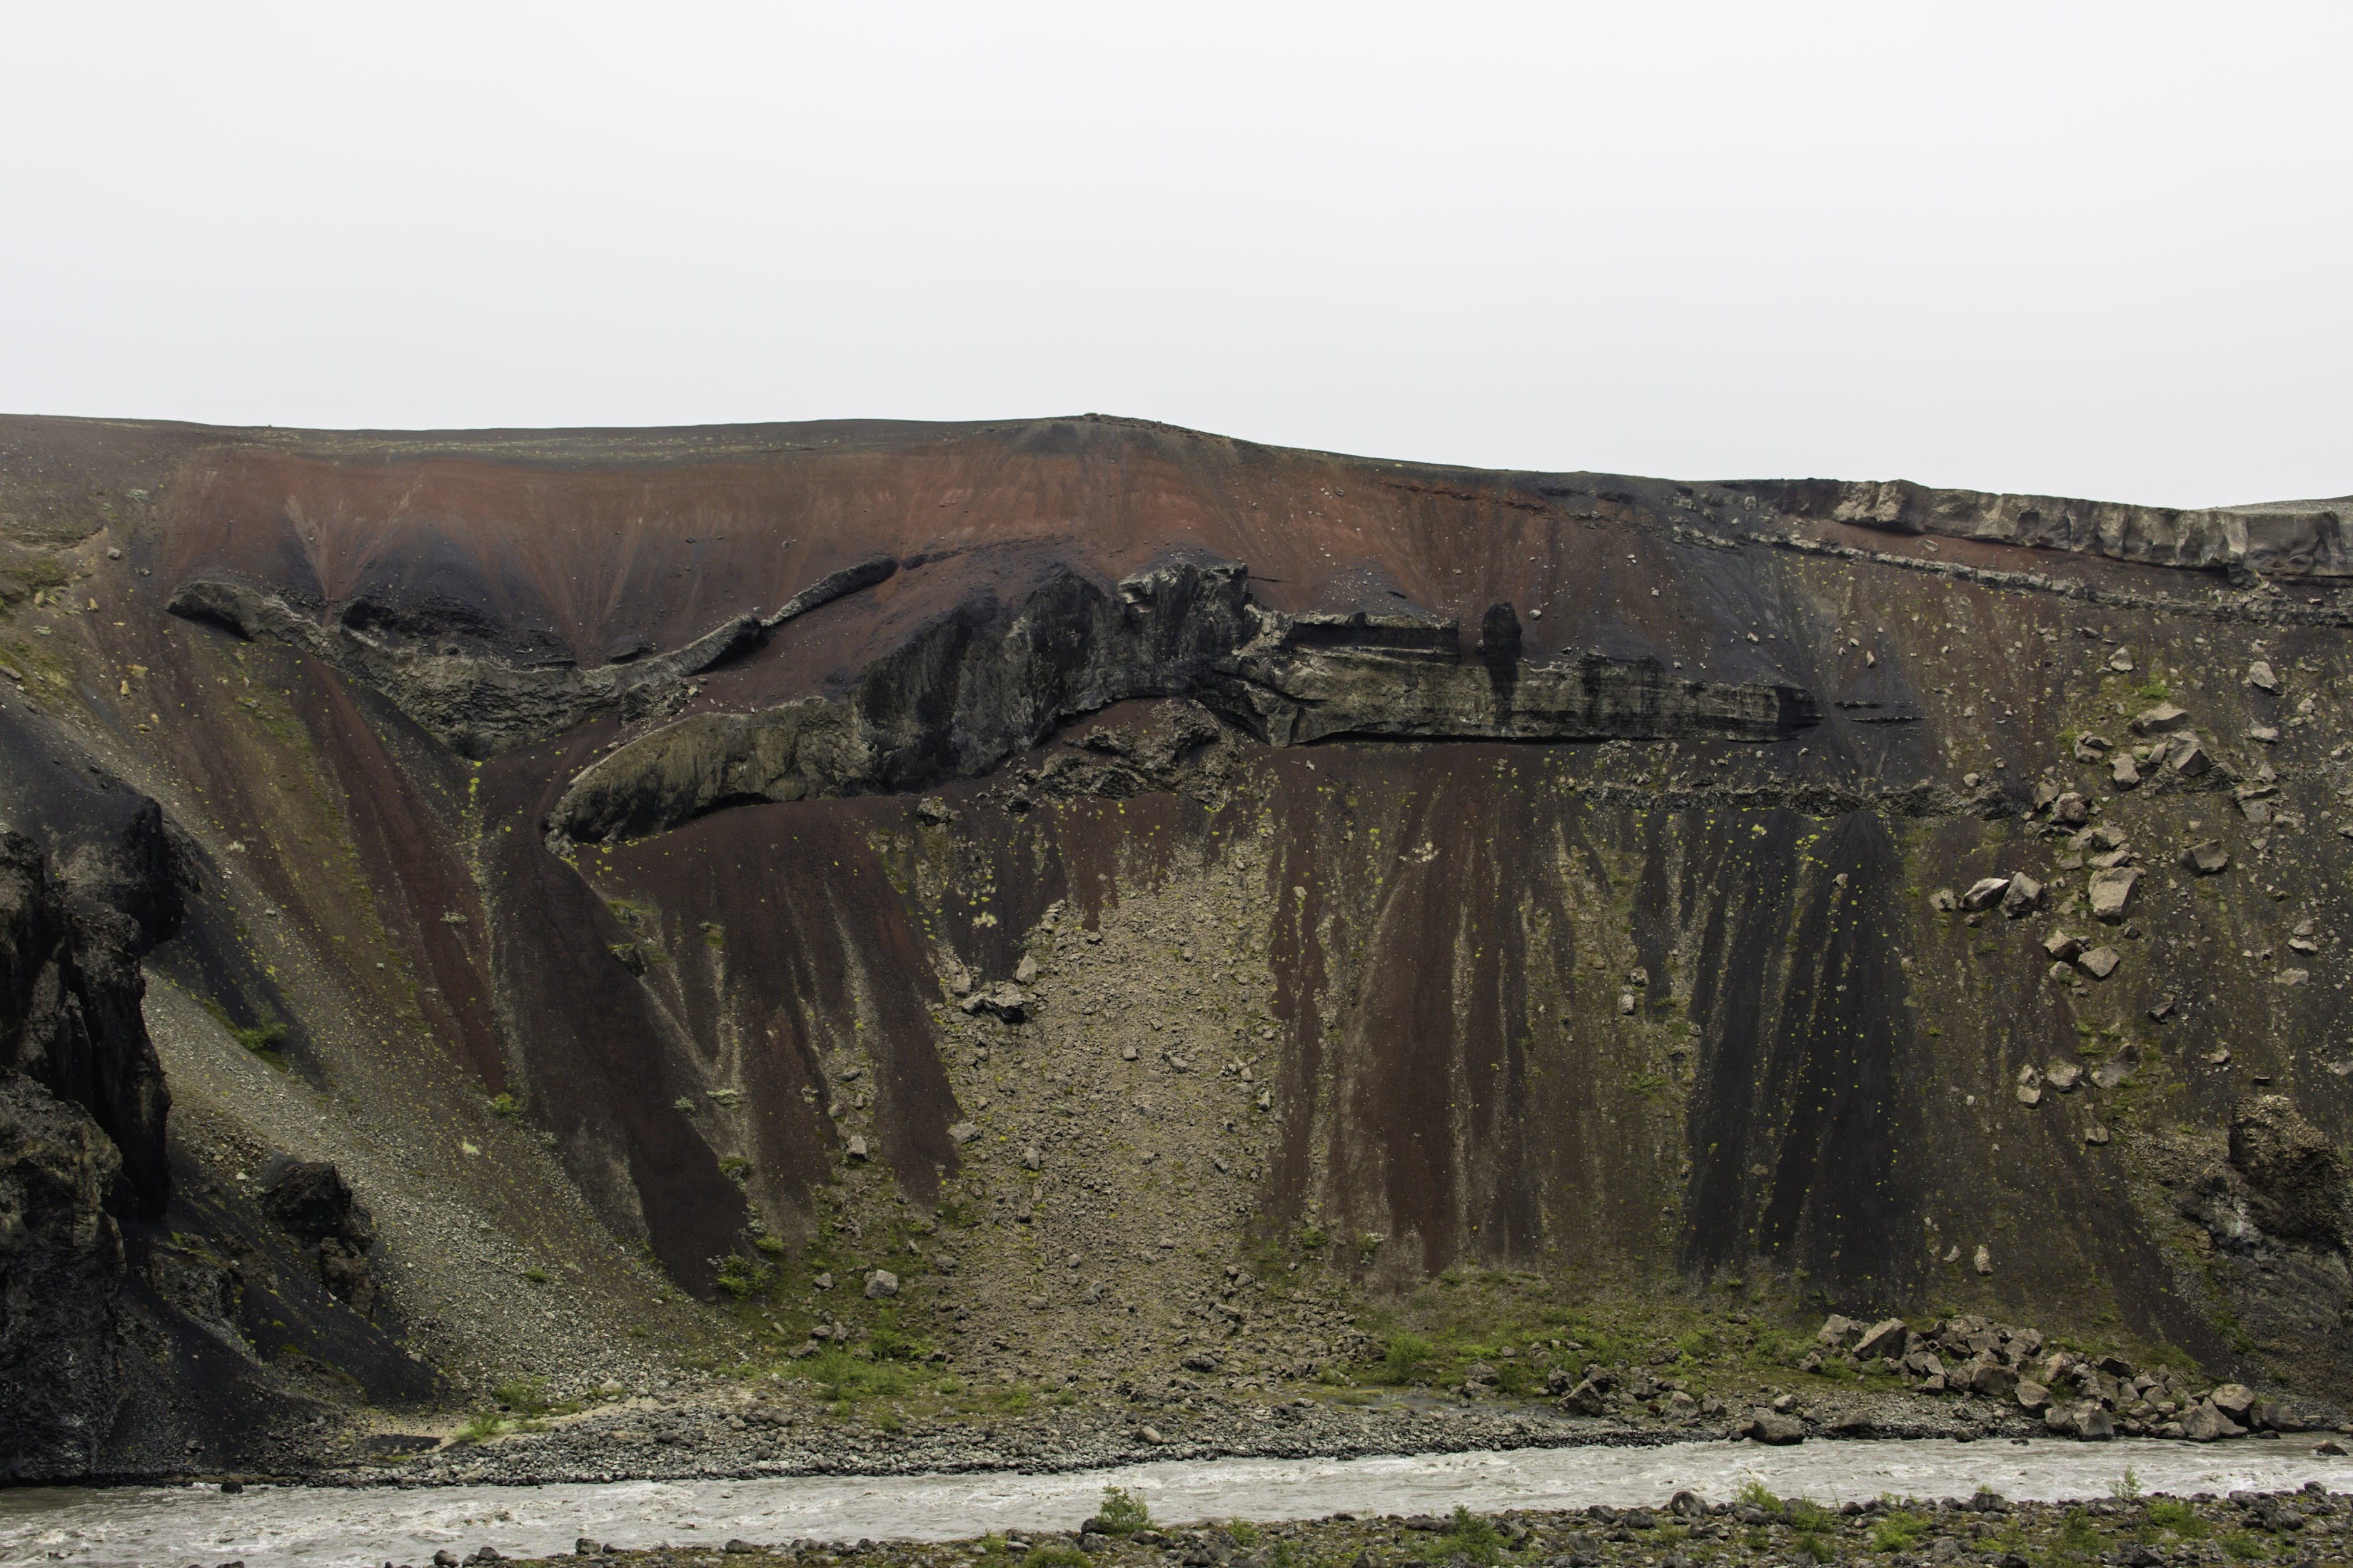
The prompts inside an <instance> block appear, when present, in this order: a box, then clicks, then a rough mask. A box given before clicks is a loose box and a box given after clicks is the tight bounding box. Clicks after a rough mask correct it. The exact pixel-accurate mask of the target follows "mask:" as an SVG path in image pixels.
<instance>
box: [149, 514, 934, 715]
mask: <svg viewBox="0 0 2353 1568" xmlns="http://www.w3.org/2000/svg"><path fill="white" fill-rule="evenodd" d="M897 569H898V563H897V562H895V561H893V560H892V559H891V558H890V557H888V556H881V557H876V558H873V559H871V560H867V561H861V562H859V563H856V564H854V565H850V566H846V567H844V568H842V569H841V570H839V571H838V572H833V573H829V574H827V575H826V576H825V577H823V578H820V579H819V580H818V582H816V583H814V584H810V585H809V586H808V587H807V588H805V589H803V590H802V591H801V592H800V593H798V594H796V595H794V596H793V597H792V598H791V599H789V600H787V601H786V603H785V605H783V606H782V607H781V608H780V609H778V610H777V611H776V613H775V614H774V615H771V616H757V615H747V616H734V617H733V618H732V619H729V620H727V621H723V622H722V623H721V624H720V625H718V626H714V627H712V629H711V630H710V631H708V632H706V633H704V634H703V635H702V637H697V638H695V639H694V641H692V642H691V643H689V644H687V645H686V646H685V647H680V648H673V649H671V650H670V652H668V653H664V654H659V655H655V656H653V657H651V658H645V657H641V653H642V651H643V650H641V649H640V648H638V647H636V646H634V645H632V646H629V647H620V648H615V649H612V650H608V651H610V652H611V653H612V654H613V655H614V657H613V658H611V659H610V660H609V661H608V662H607V663H604V664H600V665H596V666H594V667H592V668H586V669H582V668H577V667H575V665H574V664H573V663H572V662H571V660H570V658H568V657H567V656H565V655H564V654H563V653H562V652H561V651H560V650H551V649H546V648H539V647H525V648H516V647H501V646H499V645H498V644H497V642H496V641H495V639H494V637H492V636H491V631H492V628H488V627H485V626H481V625H480V624H478V622H477V620H476V618H475V617H472V616H453V615H452V616H436V615H434V614H433V613H431V610H430V607H429V606H421V607H420V606H386V605H383V604H380V603H378V602H377V601H375V600H371V599H366V598H361V599H355V600H353V601H351V602H350V603H347V604H344V605H340V606H338V607H337V608H336V609H335V610H334V612H333V613H332V614H328V615H322V613H321V612H320V609H319V607H317V606H306V605H298V604H297V603H295V602H294V600H293V599H291V598H290V596H289V595H286V594H285V593H283V592H272V591H269V590H267V589H263V588H258V587H255V586H253V585H252V584H247V583H243V582H239V581H237V580H235V579H233V578H227V577H199V578H195V579H193V580H191V581H189V582H187V583H185V584H181V586H180V588H179V590H178V592H176V593H175V594H174V595H172V602H171V605H170V609H171V611H172V613H173V614H174V615H176V616H185V617H188V618H190V619H199V620H208V621H213V622H216V623H218V624H219V625H222V626H227V627H228V628H230V629H231V630H233V631H235V632H236V633H237V635H238V636H240V637H248V638H257V639H267V640H269V641H273V642H280V643H284V644H286V645H287V646H289V647H298V648H301V649H302V650H303V651H304V652H306V653H309V654H311V655H313V656H315V657H317V658H322V659H325V660H326V661H327V662H328V663H330V664H332V665H333V666H334V667H335V668H338V669H340V670H342V671H343V673H344V674H345V675H347V676H349V677H350V678H352V679H354V680H358V681H361V682H364V684H366V685H368V686H372V687H374V688H375V689H377V690H379V691H381V692H383V693H384V694H385V696H386V697H389V698H390V699H391V700H392V701H393V703H394V705H395V706H396V707H397V708H399V710H401V711H402V712H403V713H406V714H407V715H408V717H409V718H411V719H413V720H415V721H417V723H418V724H420V725H422V726H424V728H425V729H427V731H431V732H432V733H433V734H434V735H435V736H437V737H438V738H439V739H440V740H441V742H443V743H444V744H446V745H448V747H449V748H450V749H451V750H452V751H455V752H458V753H459V755H460V756H467V757H476V758H480V757H492V756H496V755H498V754H499V753H501V752H507V751H511V750H512V749H513V748H515V747H517V746H525V745H530V744H532V743H533V742H537V741H543V740H546V739H548V738H549V737H551V736H554V735H559V734H562V733H563V732H564V731H566V730H568V729H570V728H572V727H573V726H574V725H575V724H577V723H580V722H581V721H583V720H586V719H588V718H590V717H592V716H594V715H596V714H598V713H603V712H607V711H614V710H617V711H619V712H621V713H622V714H623V715H624V716H625V717H629V718H642V717H644V716H646V715H647V714H648V713H651V712H657V711H662V710H664V708H663V706H662V705H663V704H664V703H665V702H669V703H671V704H673V706H671V707H670V708H669V709H668V710H670V711H675V706H674V704H675V702H676V701H677V700H680V699H681V697H682V696H683V693H682V692H681V687H682V685H683V683H684V682H685V681H686V680H687V679H689V678H690V677H691V676H694V675H697V674H700V673H701V672H702V671H703V670H705V669H708V668H711V667H712V665H714V664H717V663H719V662H720V661H721V660H723V659H725V658H732V657H733V656H735V655H737V654H740V653H742V652H744V650H745V649H747V648H749V647H752V646H754V644H756V643H757V642H758V641H759V640H760V639H761V638H762V637H765V636H766V635H767V634H768V633H769V632H771V631H773V630H775V629H776V627H777V626H782V625H783V624H784V623H785V622H786V621H788V620H791V619H792V618H794V617H795V616H802V615H806V614H807V613H808V612H809V611H811V610H814V609H817V608H818V607H819V606H820V605H828V604H830V603H832V602H833V601H834V600H835V599H838V598H839V597H841V595H844V594H849V593H853V592H855V591H857V590H858V589H860V588H864V587H870V586H871V585H872V584H876V583H879V582H881V581H882V580H883V579H884V578H886V577H889V576H890V575H891V574H892V573H893V572H894V571H896V570H897Z"/></svg>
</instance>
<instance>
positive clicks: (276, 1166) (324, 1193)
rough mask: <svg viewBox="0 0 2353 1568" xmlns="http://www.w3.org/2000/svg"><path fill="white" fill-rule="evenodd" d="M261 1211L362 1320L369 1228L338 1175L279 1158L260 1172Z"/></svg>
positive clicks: (370, 1277)
mask: <svg viewBox="0 0 2353 1568" xmlns="http://www.w3.org/2000/svg"><path fill="white" fill-rule="evenodd" d="M261 1208H262V1212H263V1213H264V1214H267V1215H269V1217H270V1218H271V1219H273V1220H276V1221H277V1222H278V1224H279V1225H280V1226H281V1227H282V1228H283V1229H284V1230H285V1232H286V1234H287V1235H288V1236H290V1237H293V1238H294V1241H295V1242H296V1244H297V1245H298V1246H300V1247H301V1248H302V1253H303V1256H304V1257H306V1258H309V1259H310V1260H311V1263H312V1264H313V1265H314V1266H315V1267H316V1268H318V1271H319V1282H320V1283H321V1284H322V1285H324V1286H325V1287H326V1288H327V1289H329V1290H330V1291H332V1293H333V1294H334V1295H335V1296H336V1297H337V1298H338V1299H339V1300H343V1301H344V1302H346V1303H348V1304H349V1305H350V1306H351V1308H352V1310H353V1311H356V1312H358V1313H359V1314H360V1315H361V1316H362V1317H366V1316H368V1315H370V1314H371V1313H373V1312H374V1311H375V1294H376V1287H375V1274H374V1273H373V1272H372V1271H371V1270H370V1268H369V1267H368V1248H369V1247H373V1246H375V1222H374V1221H373V1220H372V1219H370V1218H369V1216H368V1212H367V1210H366V1209H364V1208H362V1207H361V1206H360V1205H359V1202H358V1200H357V1199H355V1198H353V1196H352V1189H351V1188H350V1186H349V1185H347V1184H345V1183H344V1181H343V1173H342V1172H340V1171H338V1170H336V1169H335V1167H334V1166H333V1165H332V1163H328V1162H327V1161H324V1160H296V1159H292V1158H290V1157H288V1156H284V1155H280V1157H278V1158H277V1159H274V1160H272V1161H271V1162H270V1163H269V1164H268V1165H267V1166H265V1167H264V1168H263V1170H262V1173H261Z"/></svg>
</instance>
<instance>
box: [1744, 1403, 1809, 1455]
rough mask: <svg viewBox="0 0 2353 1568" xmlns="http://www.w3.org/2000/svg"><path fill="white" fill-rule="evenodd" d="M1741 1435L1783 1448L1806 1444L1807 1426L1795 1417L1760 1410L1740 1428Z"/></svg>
mask: <svg viewBox="0 0 2353 1568" xmlns="http://www.w3.org/2000/svg"><path fill="white" fill-rule="evenodd" d="M1740 1435H1741V1436H1744V1437H1747V1438H1751V1439H1753V1440H1755V1441H1757V1442H1759V1443H1770V1444H1773V1445H1774V1446H1775V1447H1787V1446H1788V1445H1789V1444H1791V1443H1802V1442H1804V1441H1805V1440H1806V1426H1805V1423H1804V1422H1802V1421H1800V1420H1799V1419H1798V1418H1797V1417H1796V1416H1794V1415H1781V1414H1780V1413H1779V1412H1778V1411H1773V1410H1759V1411H1757V1413H1756V1414H1755V1415H1751V1416H1750V1417H1749V1418H1748V1421H1747V1423H1746V1425H1745V1426H1742V1427H1741V1428H1740Z"/></svg>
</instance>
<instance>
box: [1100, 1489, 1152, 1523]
mask: <svg viewBox="0 0 2353 1568" xmlns="http://www.w3.org/2000/svg"><path fill="white" fill-rule="evenodd" d="M1095 1519H1096V1521H1098V1522H1100V1523H1101V1524H1102V1525H1103V1531H1104V1533H1105V1534H1108V1535H1134V1533H1135V1532H1136V1531H1139V1530H1149V1529H1151V1528H1152V1510H1150V1509H1149V1508H1146V1507H1145V1503H1144V1499H1143V1497H1142V1496H1141V1495H1140V1494H1138V1493H1135V1492H1132V1491H1130V1490H1128V1489H1126V1488H1125V1487H1105V1488H1103V1506H1102V1507H1101V1508H1098V1509H1097V1510H1095Z"/></svg>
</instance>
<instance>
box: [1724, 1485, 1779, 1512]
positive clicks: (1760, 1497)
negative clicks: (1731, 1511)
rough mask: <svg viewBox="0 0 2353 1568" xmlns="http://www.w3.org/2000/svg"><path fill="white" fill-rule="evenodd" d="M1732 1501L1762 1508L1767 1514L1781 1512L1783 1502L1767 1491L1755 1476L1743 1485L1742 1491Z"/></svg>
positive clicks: (1734, 1495) (1735, 1494)
mask: <svg viewBox="0 0 2353 1568" xmlns="http://www.w3.org/2000/svg"><path fill="white" fill-rule="evenodd" d="M1732 1500H1733V1501H1735V1502H1745V1503H1746V1504H1747V1505H1748V1506H1749V1507H1751V1508H1761V1509H1763V1510H1765V1511H1766V1512H1767V1513H1778V1512H1780V1511H1781V1500H1780V1499H1779V1498H1777V1497H1775V1496H1774V1495H1773V1494H1772V1493H1771V1492H1769V1491H1767V1489H1766V1488H1765V1483H1764V1482H1763V1481H1760V1480H1758V1479H1756V1478H1755V1477H1754V1476H1752V1477H1750V1478H1749V1479H1747V1480H1746V1481H1743V1482H1742V1483H1741V1486H1740V1490H1739V1491H1737V1492H1736V1493H1734V1494H1733V1499H1732Z"/></svg>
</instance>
